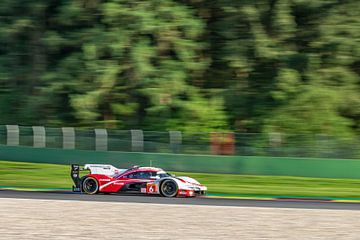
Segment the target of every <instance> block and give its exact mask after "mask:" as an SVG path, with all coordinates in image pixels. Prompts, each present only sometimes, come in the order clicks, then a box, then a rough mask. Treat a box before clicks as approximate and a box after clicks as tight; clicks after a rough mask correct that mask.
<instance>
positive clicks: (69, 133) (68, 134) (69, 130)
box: [61, 127, 75, 149]
mask: <svg viewBox="0 0 360 240" xmlns="http://www.w3.org/2000/svg"><path fill="white" fill-rule="evenodd" d="M61 131H62V134H63V148H64V149H75V129H74V128H73V127H63V128H61Z"/></svg>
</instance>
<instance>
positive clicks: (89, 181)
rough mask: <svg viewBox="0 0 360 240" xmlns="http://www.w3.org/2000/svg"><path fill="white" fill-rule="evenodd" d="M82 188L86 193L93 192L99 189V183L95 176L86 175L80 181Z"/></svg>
mask: <svg viewBox="0 0 360 240" xmlns="http://www.w3.org/2000/svg"><path fill="white" fill-rule="evenodd" d="M82 190H83V192H84V193H87V194H95V193H97V192H98V190H99V184H98V182H97V181H96V179H95V178H92V177H87V178H85V179H84V180H83V181H82Z"/></svg>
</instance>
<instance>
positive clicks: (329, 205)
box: [0, 190, 360, 210]
mask: <svg viewBox="0 0 360 240" xmlns="http://www.w3.org/2000/svg"><path fill="white" fill-rule="evenodd" d="M0 198H20V199H46V200H75V201H97V202H129V203H149V204H186V205H207V206H236V207H270V208H304V209H339V210H340V209H341V210H360V203H344V202H321V201H309V200H306V201H304V200H245V199H225V198H206V197H199V198H163V197H159V196H147V195H141V196H139V195H130V194H99V195H86V194H80V193H72V192H33V191H13V190H0Z"/></svg>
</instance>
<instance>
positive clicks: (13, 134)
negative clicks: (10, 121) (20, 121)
mask: <svg viewBox="0 0 360 240" xmlns="http://www.w3.org/2000/svg"><path fill="white" fill-rule="evenodd" d="M19 142H20V131H19V126H18V125H6V144H7V145H9V146H19Z"/></svg>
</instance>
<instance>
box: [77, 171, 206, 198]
mask: <svg viewBox="0 0 360 240" xmlns="http://www.w3.org/2000/svg"><path fill="white" fill-rule="evenodd" d="M83 170H88V171H90V173H88V174H86V175H85V176H82V177H80V171H83ZM71 178H72V180H73V182H74V186H73V192H82V193H86V194H97V193H122V192H127V193H143V194H157V195H161V196H163V197H195V196H199V195H205V194H206V191H207V187H206V186H204V185H201V184H200V183H199V182H198V181H196V180H195V179H193V178H190V177H176V176H174V175H171V174H169V173H167V172H165V171H164V170H162V169H161V168H154V167H140V166H134V167H132V168H129V169H118V168H116V167H114V166H112V165H107V164H85V165H84V167H83V168H81V167H80V166H79V165H78V164H72V165H71Z"/></svg>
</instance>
